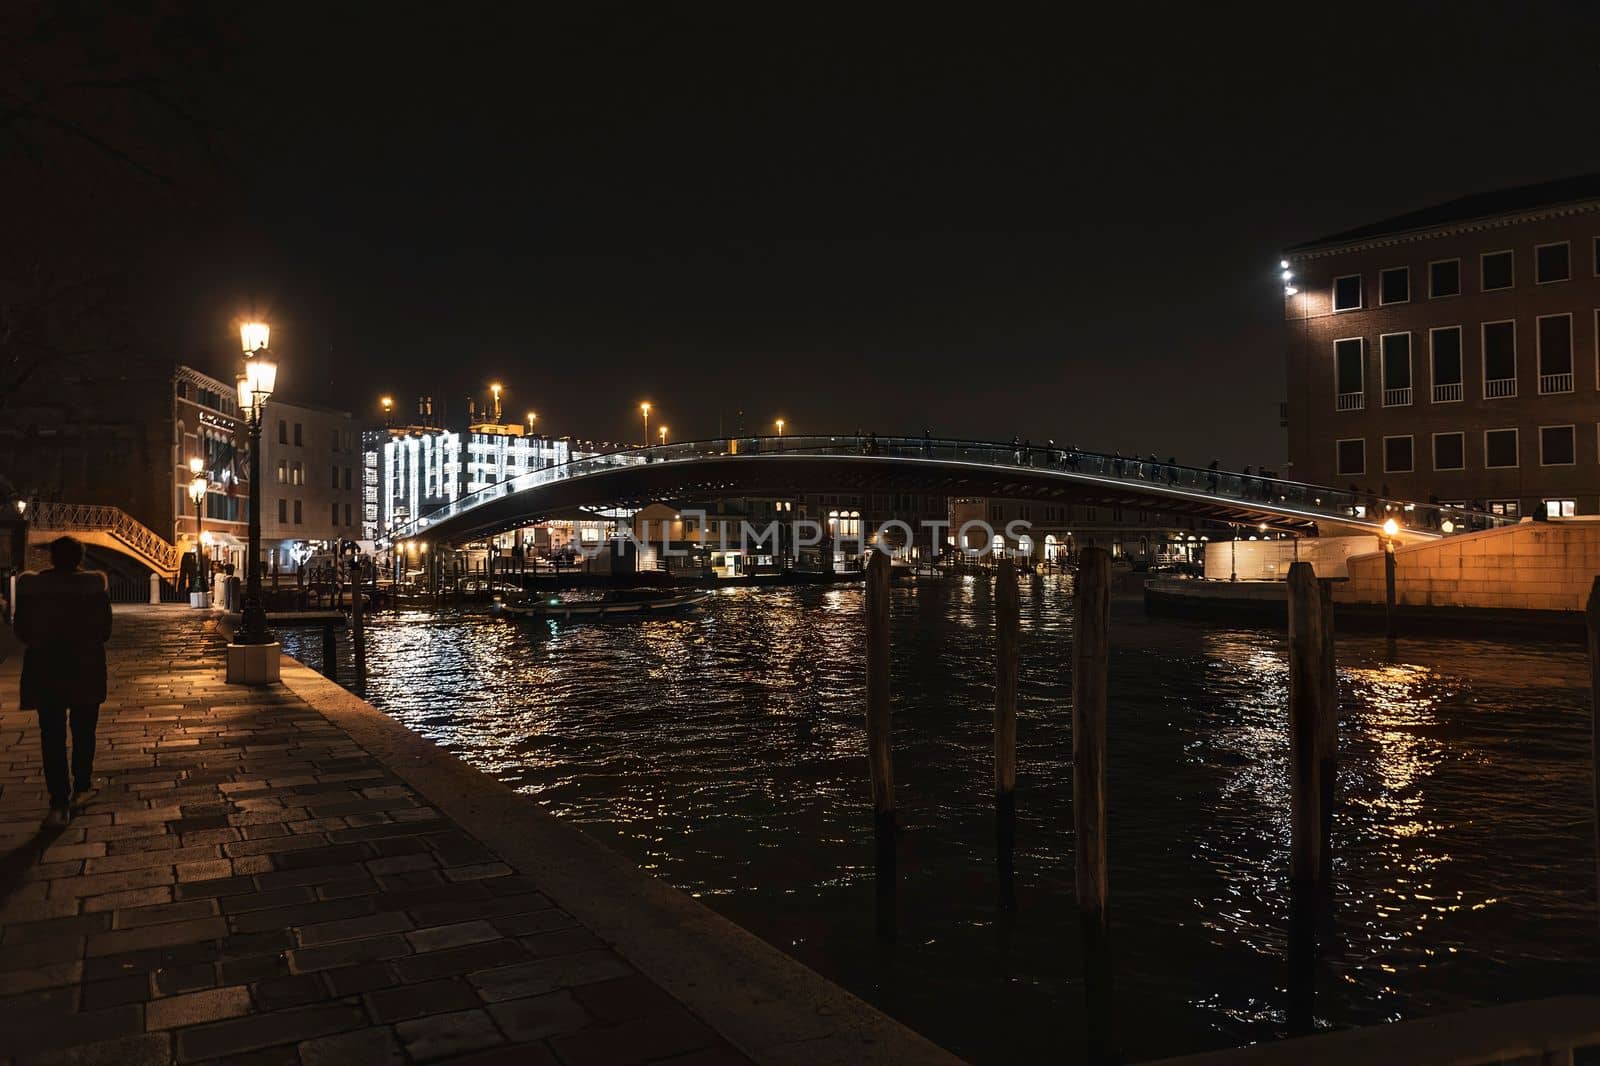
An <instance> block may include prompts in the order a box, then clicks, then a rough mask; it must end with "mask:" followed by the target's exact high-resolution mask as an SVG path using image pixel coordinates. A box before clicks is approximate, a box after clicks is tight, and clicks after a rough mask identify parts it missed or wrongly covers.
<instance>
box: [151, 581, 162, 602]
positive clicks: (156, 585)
mask: <svg viewBox="0 0 1600 1066" xmlns="http://www.w3.org/2000/svg"><path fill="white" fill-rule="evenodd" d="M150 602H151V603H154V604H159V603H160V602H161V575H160V574H151V575H150Z"/></svg>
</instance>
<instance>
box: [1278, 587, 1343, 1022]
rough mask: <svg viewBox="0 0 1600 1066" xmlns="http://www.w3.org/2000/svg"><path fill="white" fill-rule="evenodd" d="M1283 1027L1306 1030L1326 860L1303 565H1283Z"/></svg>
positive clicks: (1320, 737) (1319, 683)
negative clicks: (1286, 834)
mask: <svg viewBox="0 0 1600 1066" xmlns="http://www.w3.org/2000/svg"><path fill="white" fill-rule="evenodd" d="M1287 585H1288V593H1289V820H1290V828H1291V836H1290V845H1289V1012H1288V1014H1289V1031H1290V1033H1291V1034H1304V1033H1308V1032H1310V1031H1311V1026H1312V1006H1313V1002H1314V998H1315V978H1316V915H1317V906H1318V901H1319V900H1320V899H1321V898H1322V896H1323V893H1324V890H1325V888H1326V883H1325V881H1324V877H1325V876H1326V874H1327V871H1328V863H1327V862H1326V860H1325V858H1324V851H1325V849H1326V846H1327V841H1326V837H1325V835H1324V834H1325V832H1326V830H1327V828H1328V827H1329V825H1330V823H1329V821H1328V820H1327V818H1326V817H1325V815H1324V812H1323V809H1322V804H1323V798H1324V783H1323V780H1322V775H1323V769H1324V765H1325V763H1324V758H1325V754H1326V746H1327V739H1326V738H1327V736H1328V735H1329V733H1330V731H1332V732H1336V730H1337V726H1336V725H1334V726H1330V725H1329V724H1328V720H1329V719H1330V718H1332V717H1333V715H1334V713H1335V708H1334V707H1330V706H1329V705H1328V697H1329V695H1330V692H1329V687H1330V686H1329V685H1328V683H1327V677H1326V672H1327V668H1328V665H1329V664H1327V663H1326V660H1327V658H1328V652H1329V649H1330V646H1331V640H1330V639H1329V637H1328V635H1326V634H1325V632H1324V622H1325V620H1326V615H1325V612H1324V607H1323V596H1324V594H1325V592H1326V591H1327V586H1325V585H1323V584H1322V583H1320V582H1319V581H1318V580H1317V576H1316V573H1315V571H1314V570H1313V569H1312V567H1311V564H1310V563H1304V562H1302V563H1294V564H1292V565H1291V566H1290V567H1289V579H1288V581H1287Z"/></svg>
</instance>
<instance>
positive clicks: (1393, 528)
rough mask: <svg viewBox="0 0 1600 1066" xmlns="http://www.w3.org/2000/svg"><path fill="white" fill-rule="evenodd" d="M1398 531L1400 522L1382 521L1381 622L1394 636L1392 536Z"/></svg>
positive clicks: (1389, 633) (1390, 635)
mask: <svg viewBox="0 0 1600 1066" xmlns="http://www.w3.org/2000/svg"><path fill="white" fill-rule="evenodd" d="M1399 532H1400V523H1398V522H1396V521H1395V520H1394V519H1392V518H1389V519H1385V520H1384V523H1383V622H1384V629H1385V635H1386V636H1388V637H1390V638H1393V637H1394V600H1395V595H1394V584H1395V582H1394V577H1395V574H1394V570H1395V564H1394V538H1395V534H1397V533H1399Z"/></svg>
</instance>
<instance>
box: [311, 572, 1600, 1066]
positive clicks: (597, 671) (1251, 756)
mask: <svg viewBox="0 0 1600 1066" xmlns="http://www.w3.org/2000/svg"><path fill="white" fill-rule="evenodd" d="M1070 591H1071V590H1070V587H1069V586H1068V585H1067V583H1066V582H1063V581H1060V580H1056V579H1051V580H1047V581H1044V582H1040V583H1024V584H1023V586H1022V588H1021V618H1022V640H1021V678H1020V684H1019V693H1018V746H1017V751H1018V787H1017V827H1016V848H1015V855H1014V879H1015V881H1014V892H1015V898H1016V910H1015V912H1014V913H1010V914H1007V913H1005V912H1004V911H1003V910H1002V909H1001V907H1000V899H1001V895H1000V887H1001V886H1000V883H999V871H998V870H997V868H996V863H995V844H996V840H995V827H994V813H993V788H992V769H991V763H990V760H991V757H992V756H991V753H992V748H991V717H990V716H991V712H992V707H993V689H992V682H993V669H994V665H993V654H994V647H993V618H992V613H991V610H992V594H991V591H990V589H989V588H988V587H987V586H986V585H984V584H983V583H981V582H977V581H960V582H952V583H948V584H941V583H930V584H924V585H920V586H917V587H916V588H903V589H901V588H897V589H896V591H895V602H894V609H893V626H894V629H893V639H894V655H893V659H894V661H893V679H894V680H893V684H894V692H895V705H894V706H895V771H896V777H897V794H898V799H899V805H900V808H901V817H902V821H903V822H904V824H905V832H904V834H903V835H902V837H901V840H900V847H899V852H898V857H899V877H900V882H899V883H900V886H901V890H900V894H899V899H898V901H897V902H898V909H897V925H898V932H899V936H898V938H897V940H896V943H895V945H894V946H893V948H891V949H887V950H885V949H882V948H880V947H878V946H877V941H876V938H875V936H874V932H873V923H874V908H873V852H872V824H871V816H870V803H869V795H868V788H867V779H866V753H865V739H864V735H863V723H862V716H861V711H862V687H863V684H864V667H863V663H862V660H861V657H860V654H859V639H860V634H861V624H860V623H861V601H860V592H859V590H857V589H855V588H851V587H841V588H830V589H811V588H791V589H782V590H751V589H740V590H729V591H725V592H722V593H719V594H718V595H717V596H716V597H714V599H713V600H712V601H711V603H710V606H709V609H708V610H707V611H706V612H705V613H704V615H703V617H699V618H693V619H673V620H652V621H646V622H643V623H636V624H627V625H615V624H614V625H592V626H554V627H546V628H543V629H536V628H535V627H532V626H528V625H525V624H520V623H516V624H513V623H500V622H496V621H494V620H492V619H490V618H489V617H487V616H486V615H483V614H478V613H470V612H469V613H460V614H444V615H431V614H425V613H414V614H400V615H378V616H375V617H373V618H371V619H369V621H368V628H369V634H370V640H371V648H370V651H369V654H368V664H369V675H370V676H369V684H368V689H369V698H370V699H372V701H373V702H374V703H376V704H378V705H379V706H380V707H383V708H385V709H386V710H387V711H388V712H389V713H390V714H392V715H394V716H395V717H396V718H398V719H400V720H401V721H404V722H405V723H407V724H408V725H410V726H411V727H412V728H415V729H417V730H418V731H419V732H422V733H424V734H426V735H428V736H431V737H434V738H436V739H437V740H439V741H440V742H441V743H443V744H444V745H446V746H447V747H449V748H450V749H451V750H454V751H456V752H459V753H460V754H461V755H462V756H463V757H465V758H467V759H469V760H470V761H472V762H474V763H475V764H477V765H479V766H481V767H483V768H485V769H487V770H489V771H490V772H493V773H495V774H497V775H498V776H500V777H501V778H502V779H504V780H506V781H508V782H511V783H512V784H514V785H515V786H516V787H518V788H520V789H522V790H523V791H525V792H527V793H528V794H529V795H531V796H533V797H534V798H535V799H536V800H537V801H538V802H539V803H541V804H542V805H544V806H545V807H546V808H547V809H548V810H550V811H551V812H553V813H555V814H557V815H559V816H561V817H564V818H568V819H571V820H572V821H574V822H576V823H578V824H580V825H582V826H583V827H584V828H585V829H586V830H587V831H589V832H591V833H593V834H594V835H596V836H598V837H599V838H601V839H602V840H605V841H607V842H608V843H610V844H612V845H613V846H614V847H616V848H618V849H619V850H621V851H623V852H624V853H626V854H628V855H629V856H631V857H632V858H633V859H634V860H635V861H637V862H639V863H640V864H641V865H644V866H646V867H648V868H650V869H652V870H653V871H654V872H655V873H656V874H657V875H658V876H661V877H663V878H665V879H666V880H668V881H670V882H672V883H673V884H676V885H679V886H680V887H683V888H684V889H686V890H688V891H690V892H692V893H694V894H696V895H699V896H701V897H702V898H703V899H705V900H706V902H708V903H709V904H711V905H712V906H714V907H716V908H717V909H719V910H720V911H722V912H723V913H725V914H727V915H728V916H729V917H731V918H733V919H734V920H735V921H738V922H740V923H741V924H743V925H745V926H746V927H747V928H750V929H751V930H753V931H755V932H756V933H758V934H760V935H761V936H763V937H765V938H766V939H767V940H769V941H770V942H772V943H774V944H777V945H778V946H780V947H782V948H784V949H785V950H787V951H789V952H791V953H792V954H794V955H795V956H797V957H798V958H800V959H801V960H802V961H804V962H806V963H807V964H808V965H811V966H813V967H815V968H816V969H818V970H820V971H821V972H823V973H825V974H827V975H828V976H830V977H833V978H835V979H836V980H839V981H840V982H841V983H843V984H845V985H846V986H847V987H849V988H851V989H852V990H854V991H856V992H858V993H859V994H861V995H863V996H865V997H866V998H868V999H869V1000H872V1001H873V1002H876V1003H878V1004H880V1005H882V1006H883V1007H884V1008H885V1009H887V1010H889V1011H891V1012H892V1013H894V1014H896V1015H897V1016H899V1017H901V1018H902V1019H904V1020H905V1021H907V1022H908V1023H909V1024H911V1025H913V1026H914V1027H916V1028H918V1029H919V1030H921V1031H923V1032H925V1033H927V1034H928V1035H929V1036H930V1037H932V1038H933V1039H935V1040H937V1041H939V1042H941V1043H943V1044H945V1045H946V1046H948V1047H950V1048H952V1049H953V1050H956V1051H957V1052H959V1053H961V1054H962V1055H964V1056H967V1057H969V1058H974V1059H978V1060H988V1061H1004V1060H1016V1059H1037V1058H1043V1057H1047V1056H1048V1057H1052V1058H1063V1057H1065V1058H1068V1059H1071V1058H1072V1056H1073V1055H1074V1054H1076V1053H1077V1052H1078V1050H1079V1049H1080V1048H1081V1034H1082V1033H1083V1032H1084V1031H1085V1030H1086V1028H1087V1026H1086V1019H1085V1018H1084V1016H1083V1008H1082V1001H1083V995H1082V988H1081V986H1080V985H1079V983H1078V982H1079V981H1080V980H1081V975H1082V973H1083V965H1082V964H1083V960H1082V959H1081V958H1080V956H1079V946H1078V945H1079V931H1078V928H1077V920H1076V913H1075V911H1074V908H1073V893H1072V876H1073V874H1072V855H1073V845H1072V836H1071V806H1070V798H1071V734H1070V707H1069V703H1068V700H1069V693H1070V668H1069V656H1068V647H1069V645H1068V642H1069V641H1070V636H1071V598H1070ZM306 636H307V637H309V639H308V640H306V641H305V646H303V647H294V646H293V645H294V644H295V638H294V637H293V636H292V635H289V636H286V642H287V643H290V644H291V646H292V647H293V650H295V651H296V652H297V653H299V654H301V655H302V657H304V658H306V659H307V661H308V662H311V663H312V664H313V665H316V660H317V657H318V655H319V654H320V648H319V647H318V643H319V642H318V639H317V637H316V635H315V634H314V633H312V634H306ZM1339 666H1340V685H1341V696H1342V716H1343V729H1342V734H1341V758H1342V763H1341V775H1340V780H1339V794H1340V799H1339V812H1340V818H1339V821H1338V822H1337V824H1336V826H1335V833H1334V855H1335V866H1334V874H1335V880H1336V886H1335V895H1336V898H1337V901H1338V909H1337V911H1336V914H1335V918H1334V922H1333V925H1332V928H1331V930H1329V935H1328V937H1327V938H1326V939H1327V941H1328V942H1329V944H1330V947H1329V949H1328V950H1326V951H1325V953H1324V954H1325V959H1324V962H1323V967H1324V971H1323V973H1322V977H1321V980H1320V983H1319V986H1318V994H1319V998H1318V1000H1317V1008H1316V1009H1317V1017H1318V1024H1322V1025H1340V1026H1342V1025H1352V1024H1363V1023H1370V1022H1376V1021H1380V1020H1385V1019H1389V1018H1394V1017H1400V1016H1410V1015H1415V1014H1419V1013H1424V1012H1435V1011H1440V1010H1447V1009H1454V1008H1459V1007H1463V1006H1467V1005H1471V1004H1477V1003H1487V1002H1497V1001H1501V1000H1504V999H1506V998H1513V997H1514V998H1530V997H1534V996H1539V995H1549V994H1556V993H1558V992H1569V991H1594V990H1600V965H1597V964H1596V963H1594V962H1586V961H1584V960H1586V959H1588V960H1592V959H1595V958H1596V957H1597V949H1600V936H1597V933H1596V923H1595V922H1594V921H1593V903H1592V898H1591V897H1592V891H1593V887H1592V886H1593V881H1592V876H1593V875H1592V868H1591V865H1590V864H1591V862H1592V858H1591V854H1590V850H1591V845H1589V843H1588V839H1589V838H1588V832H1589V830H1588V824H1589V823H1588V812H1587V807H1586V803H1587V788H1588V777H1587V773H1588V771H1587V745H1588V711H1587V700H1586V696H1585V690H1584V686H1585V685H1586V683H1587V681H1586V674H1585V666H1584V662H1583V657H1582V654H1581V649H1577V648H1569V647H1557V648H1554V649H1543V648H1539V647H1536V646H1525V645H1523V646H1519V645H1510V644H1496V643H1480V642H1463V641H1409V640H1403V641H1399V642H1396V643H1395V644H1394V645H1393V646H1392V647H1391V646H1390V645H1389V644H1388V643H1387V642H1385V641H1382V640H1372V639H1366V638H1350V637H1340V638H1339ZM1111 669H1112V675H1111V689H1110V691H1111V706H1110V750H1109V766H1108V775H1109V782H1108V796H1109V803H1110V810H1109V826H1108V829H1109V850H1110V857H1111V917H1112V923H1113V930H1112V939H1113V943H1114V945H1115V950H1116V960H1115V961H1116V967H1117V981H1118V994H1119V997H1120V1000H1121V1002H1122V1003H1123V1004H1127V1005H1129V1006H1127V1007H1125V1014H1124V1018H1123V1021H1122V1024H1121V1025H1120V1026H1119V1029H1120V1035H1121V1037H1122V1040H1123V1045H1124V1046H1123V1050H1124V1052H1125V1054H1126V1055H1127V1056H1128V1057H1129V1058H1130V1059H1137V1058H1142V1057H1152V1056H1156V1055H1162V1054H1176V1053H1179V1052H1183V1051H1189V1050H1198V1049H1202V1048H1207V1047H1221V1046H1228V1045H1231V1044H1237V1043H1242V1042H1246V1041H1251V1040H1260V1039H1265V1038H1270V1037H1272V1036H1275V1035H1277V1034H1279V1033H1280V1032H1282V1030H1283V1028H1284V1027H1285V1024H1286V1018H1285V1015H1284V1003H1285V995H1284V970H1283V959H1284V954H1285V950H1286V947H1287V930H1288V898H1287V895H1288V893H1287V883H1286V871H1287V866H1288V847H1289V822H1288V810H1287V800H1286V797H1287V789H1288V779H1287V759H1288V738H1287V710H1286V708H1287V684H1288V676H1287V663H1286V659H1285V651H1284V640H1283V635H1282V634H1281V633H1271V632H1257V631H1253V630H1247V629H1239V628H1225V629H1220V628H1208V627H1206V626H1202V625H1197V624H1187V623H1171V622H1162V621H1154V620H1150V619H1146V618H1144V617H1143V615H1142V613H1141V612H1140V611H1139V610H1138V608H1137V605H1136V604H1118V605H1117V606H1116V607H1115V608H1114V633H1113V657H1112V667H1111ZM345 676H348V675H345ZM997 1034H1004V1035H1003V1036H1000V1035H997Z"/></svg>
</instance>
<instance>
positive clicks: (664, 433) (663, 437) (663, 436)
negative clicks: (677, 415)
mask: <svg viewBox="0 0 1600 1066" xmlns="http://www.w3.org/2000/svg"><path fill="white" fill-rule="evenodd" d="M657 432H658V433H660V434H661V443H662V444H665V443H667V427H666V426H662V427H661V428H660V429H659V430H658V431H657Z"/></svg>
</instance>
